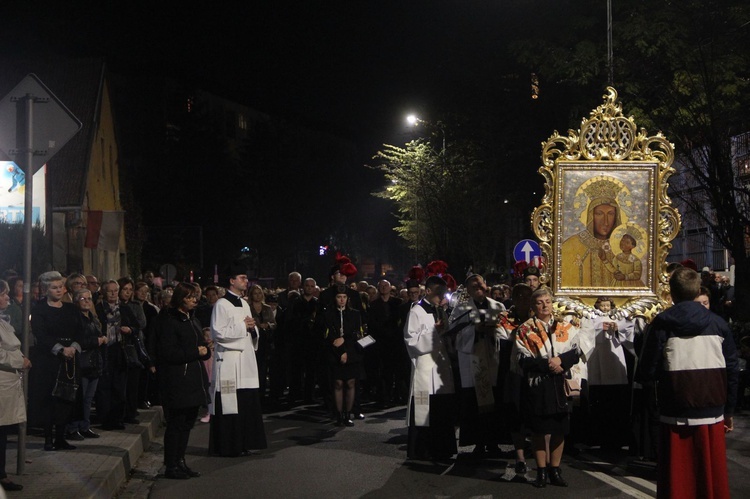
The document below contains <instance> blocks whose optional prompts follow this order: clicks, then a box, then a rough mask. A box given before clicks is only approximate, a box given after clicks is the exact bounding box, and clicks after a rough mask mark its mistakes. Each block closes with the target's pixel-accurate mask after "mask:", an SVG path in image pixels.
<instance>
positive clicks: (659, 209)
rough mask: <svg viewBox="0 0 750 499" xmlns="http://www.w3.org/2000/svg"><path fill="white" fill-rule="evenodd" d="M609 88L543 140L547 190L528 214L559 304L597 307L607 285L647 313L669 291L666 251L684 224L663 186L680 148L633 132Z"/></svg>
mask: <svg viewBox="0 0 750 499" xmlns="http://www.w3.org/2000/svg"><path fill="white" fill-rule="evenodd" d="M607 92H608V93H607V95H605V103H604V104H603V105H602V106H599V107H598V108H597V109H595V110H594V111H592V112H591V115H590V117H589V118H587V119H584V120H583V122H582V125H581V129H580V130H579V131H572V130H570V131H568V135H567V136H565V137H563V136H560V135H558V134H557V132H555V133H554V134H553V135H552V137H550V139H549V140H548V141H547V142H546V143H544V144H543V146H542V162H543V165H542V167H541V168H540V169H539V171H540V173H541V174H542V175H543V176H544V177H545V180H546V185H545V196H544V198H543V199H542V204H541V205H540V206H539V207H537V209H536V210H535V211H534V214H533V216H532V225H533V229H534V232H535V234H536V236H537V238H538V239H539V241H540V246H541V248H542V253H543V257H544V258H545V260H546V262H547V266H546V267H545V269H544V271H543V273H542V276H541V281H542V282H543V283H545V284H547V285H548V286H549V287H550V288H551V289H552V292H553V293H554V295H555V298H556V300H557V305H558V307H559V308H560V307H561V308H562V309H563V310H568V311H571V312H574V313H576V314H579V315H587V314H588V313H593V304H594V302H595V301H596V299H597V297H599V296H603V295H605V296H608V297H611V298H613V299H614V300H615V301H616V303H617V305H618V309H620V310H622V311H623V313H625V314H630V315H632V314H643V315H646V316H651V315H653V314H655V313H657V312H658V311H659V310H661V309H662V308H663V307H664V306H665V305H666V300H667V299H668V294H669V289H668V285H667V280H668V277H667V275H666V256H667V254H668V253H669V249H670V248H671V242H670V241H671V240H672V239H673V238H674V237H675V236H676V235H677V233H678V232H679V228H680V216H679V213H678V212H677V210H676V209H675V208H674V207H673V206H672V203H671V200H670V199H669V197H668V196H667V186H668V183H667V180H668V178H669V177H670V176H671V175H672V173H674V169H673V168H672V161H673V158H674V148H673V146H672V144H670V143H669V142H668V141H667V140H666V139H665V138H664V137H663V136H662V135H661V134H657V135H655V136H648V135H647V133H646V131H645V130H643V129H641V130H640V131H638V132H636V125H635V122H634V120H633V118H632V117H631V118H625V117H624V116H623V115H622V112H621V107H620V105H619V103H618V102H617V93H616V91H615V90H614V89H613V88H611V87H610V88H608V89H607Z"/></svg>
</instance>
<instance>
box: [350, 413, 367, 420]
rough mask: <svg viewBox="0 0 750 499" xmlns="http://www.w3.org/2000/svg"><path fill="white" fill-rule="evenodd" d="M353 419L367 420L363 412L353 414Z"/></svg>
mask: <svg viewBox="0 0 750 499" xmlns="http://www.w3.org/2000/svg"><path fill="white" fill-rule="evenodd" d="M351 418H352V419H365V415H364V414H362V413H361V412H353V413H352V414H351Z"/></svg>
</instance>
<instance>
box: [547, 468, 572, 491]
mask: <svg viewBox="0 0 750 499" xmlns="http://www.w3.org/2000/svg"><path fill="white" fill-rule="evenodd" d="M549 483H551V484H552V485H557V486H558V487H567V486H568V482H566V481H565V479H564V478H563V477H562V475H561V474H560V467H559V466H557V467H552V466H550V468H549Z"/></svg>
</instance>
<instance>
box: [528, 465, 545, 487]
mask: <svg viewBox="0 0 750 499" xmlns="http://www.w3.org/2000/svg"><path fill="white" fill-rule="evenodd" d="M531 485H533V486H534V487H536V488H537V489H543V488H544V487H546V486H547V468H541V467H539V468H537V469H536V480H534V481H533V482H531Z"/></svg>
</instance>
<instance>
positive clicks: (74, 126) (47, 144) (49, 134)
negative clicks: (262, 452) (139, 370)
mask: <svg viewBox="0 0 750 499" xmlns="http://www.w3.org/2000/svg"><path fill="white" fill-rule="evenodd" d="M81 126H82V125H81V122H80V121H79V120H78V118H76V117H75V116H74V115H73V113H71V112H70V111H69V110H68V108H66V107H65V106H64V105H63V103H62V102H60V100H59V99H58V98H57V97H55V95H54V94H53V93H52V92H50V90H49V89H48V88H47V87H46V86H45V85H44V83H42V81H41V80H40V79H39V78H37V76H36V75H35V74H29V75H27V76H26V78H24V79H23V80H21V82H20V83H19V84H18V85H16V87H15V88H14V89H13V90H11V91H10V93H9V94H8V95H6V96H5V97H3V99H2V100H0V151H2V152H3V153H5V154H6V155H7V156H8V157H10V158H12V159H14V160H15V161H16V164H17V165H18V166H20V167H21V169H22V170H23V173H24V175H25V177H26V178H25V181H26V185H25V189H26V190H25V193H24V217H23V225H24V253H23V353H24V355H25V356H26V357H28V355H29V332H30V324H29V316H30V315H31V281H32V275H31V234H32V231H31V229H32V226H33V219H32V218H33V217H32V213H33V212H32V209H33V202H32V200H33V198H32V194H33V179H34V173H36V171H37V170H39V169H40V168H41V167H42V166H44V164H45V163H46V162H47V161H49V159H50V158H52V156H54V155H55V154H56V153H57V152H58V151H59V150H60V149H61V148H62V147H63V146H64V145H65V143H67V142H68V141H69V140H70V139H71V138H73V136H74V135H75V134H76V133H78V131H79V130H80V129H81ZM23 379H24V381H23V391H24V398H25V400H28V395H29V381H28V376H24V378H23ZM25 465H26V423H21V424H20V425H19V429H18V459H17V461H16V473H18V474H19V475H20V474H21V473H23V471H24V468H25Z"/></svg>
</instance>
